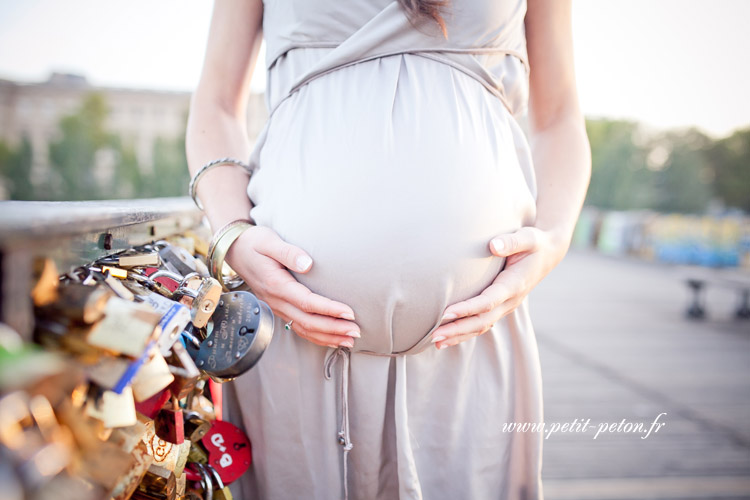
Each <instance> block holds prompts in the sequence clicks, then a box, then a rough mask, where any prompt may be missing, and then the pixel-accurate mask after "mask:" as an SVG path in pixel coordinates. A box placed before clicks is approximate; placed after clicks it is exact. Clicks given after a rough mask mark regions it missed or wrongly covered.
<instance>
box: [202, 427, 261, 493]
mask: <svg viewBox="0 0 750 500" xmlns="http://www.w3.org/2000/svg"><path fill="white" fill-rule="evenodd" d="M200 442H201V444H202V445H203V447H204V448H205V449H206V451H207V452H208V463H209V464H211V465H212V466H213V467H214V468H215V469H216V472H218V473H219V476H221V479H222V481H224V484H229V483H231V482H232V481H234V480H236V479H237V478H238V477H240V476H241V475H242V474H244V473H245V472H246V471H247V469H248V468H249V467H250V462H251V460H252V454H251V450H250V440H249V439H248V437H247V436H246V435H245V433H244V432H242V430H241V429H240V428H239V427H237V426H235V425H234V424H231V423H229V422H225V421H223V420H216V421H214V422H213V423H212V424H211V428H210V429H209V430H208V432H207V433H206V435H205V436H203V439H201V441H200Z"/></svg>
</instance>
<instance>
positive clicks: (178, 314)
mask: <svg viewBox="0 0 750 500" xmlns="http://www.w3.org/2000/svg"><path fill="white" fill-rule="evenodd" d="M138 298H139V299H142V300H143V302H144V303H146V304H148V305H150V306H151V307H153V308H154V310H155V311H156V312H158V313H159V314H161V315H162V316H161V321H160V322H159V326H160V327H161V331H162V333H161V336H160V337H159V340H158V342H157V344H158V346H159V352H161V354H162V356H165V357H166V356H169V353H170V351H171V349H172V346H173V345H174V343H175V342H177V341H178V340H179V339H180V334H181V333H182V331H183V330H185V328H186V327H187V326H188V324H189V323H190V321H191V319H192V316H191V312H190V309H189V308H188V307H187V306H185V305H183V304H180V303H178V302H175V301H173V300H170V299H168V298H166V297H163V296H162V295H160V294H158V293H156V292H147V293H144V294H143V295H138Z"/></svg>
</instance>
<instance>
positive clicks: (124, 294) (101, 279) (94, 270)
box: [83, 267, 134, 301]
mask: <svg viewBox="0 0 750 500" xmlns="http://www.w3.org/2000/svg"><path fill="white" fill-rule="evenodd" d="M123 273H124V274H125V276H127V272H125V271H123ZM89 281H92V282H94V283H98V284H100V285H104V286H106V287H107V288H109V289H110V290H111V291H112V293H114V294H115V295H116V296H117V297H119V298H121V299H123V300H127V301H132V300H133V299H134V296H133V292H131V291H130V290H128V288H127V287H126V286H125V285H123V284H122V281H121V280H119V279H117V278H115V277H114V276H112V274H110V271H109V270H104V269H101V268H98V267H89V278H87V280H84V281H83V284H84V285H87V284H89Z"/></svg>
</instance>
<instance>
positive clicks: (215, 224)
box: [185, 100, 252, 231]
mask: <svg viewBox="0 0 750 500" xmlns="http://www.w3.org/2000/svg"><path fill="white" fill-rule="evenodd" d="M185 149H186V152H187V160H188V168H189V170H190V174H191V175H193V174H195V172H196V171H197V170H198V169H199V168H200V167H201V166H203V165H204V164H206V163H208V162H209V161H212V160H216V159H219V158H225V157H231V158H236V159H238V160H240V161H243V162H247V160H248V158H249V156H250V143H249V140H248V137H247V130H246V124H245V121H244V117H239V116H236V115H235V114H233V113H229V112H227V111H225V110H223V109H222V108H221V107H220V106H218V105H216V104H208V103H202V102H200V101H197V100H194V102H193V104H192V106H191V112H190V116H189V118H188V126H187V131H186V136H185ZM247 183H248V176H247V174H246V173H245V172H244V171H242V170H241V169H239V168H236V167H217V168H214V169H212V170H211V171H210V172H209V173H207V174H206V175H205V176H204V177H203V178H202V179H201V181H200V182H199V183H198V186H197V193H198V197H199V198H200V200H201V203H202V204H203V206H204V208H205V212H206V216H207V217H208V220H209V222H210V224H211V227H212V229H213V230H214V231H216V230H217V229H218V228H219V227H221V226H222V225H224V224H226V223H227V222H230V221H232V220H236V219H242V218H247V217H248V216H249V213H250V209H251V208H252V204H251V202H250V199H249V198H248V196H247Z"/></svg>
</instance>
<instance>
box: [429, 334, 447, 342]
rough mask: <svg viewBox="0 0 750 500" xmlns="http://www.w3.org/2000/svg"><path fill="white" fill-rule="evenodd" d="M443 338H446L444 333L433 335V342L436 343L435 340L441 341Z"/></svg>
mask: <svg viewBox="0 0 750 500" xmlns="http://www.w3.org/2000/svg"><path fill="white" fill-rule="evenodd" d="M441 340H445V336H444V335H438V336H437V337H432V340H431V342H432V343H433V344H434V343H435V342H440V341H441Z"/></svg>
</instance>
